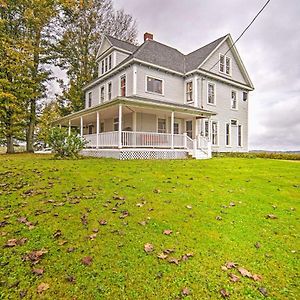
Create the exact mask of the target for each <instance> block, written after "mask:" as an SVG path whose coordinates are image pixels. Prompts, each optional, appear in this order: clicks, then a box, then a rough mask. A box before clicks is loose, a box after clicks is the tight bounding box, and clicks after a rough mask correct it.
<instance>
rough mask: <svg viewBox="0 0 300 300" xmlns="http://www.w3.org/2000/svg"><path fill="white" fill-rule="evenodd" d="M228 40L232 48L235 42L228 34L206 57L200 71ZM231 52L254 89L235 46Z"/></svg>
mask: <svg viewBox="0 0 300 300" xmlns="http://www.w3.org/2000/svg"><path fill="white" fill-rule="evenodd" d="M227 40H228V42H229V47H232V45H233V43H234V41H233V39H232V37H231V35H230V34H227V35H226V36H225V37H224V39H223V40H222V41H221V42H220V43H219V44H218V45H217V46H216V47H215V49H214V50H213V51H212V52H211V53H210V54H209V55H208V56H207V57H206V59H205V60H204V61H203V62H202V63H201V64H200V65H199V67H198V69H200V68H201V67H202V66H203V65H204V64H205V63H206V62H207V61H208V60H209V59H210V58H211V57H212V55H213V54H214V53H215V52H216V51H217V50H218V49H219V47H220V46H221V45H222V44H223V43H224V42H225V41H227ZM230 51H232V53H233V55H234V57H235V59H236V61H237V64H238V66H239V67H240V69H241V72H242V74H243V76H244V77H245V79H246V81H247V82H248V84H249V86H250V87H251V89H254V86H253V83H252V81H251V79H250V77H249V74H248V72H247V70H246V68H245V65H244V63H243V61H242V59H241V56H240V55H239V53H238V51H237V49H236V47H235V45H234V46H233V47H232V48H231V49H230Z"/></svg>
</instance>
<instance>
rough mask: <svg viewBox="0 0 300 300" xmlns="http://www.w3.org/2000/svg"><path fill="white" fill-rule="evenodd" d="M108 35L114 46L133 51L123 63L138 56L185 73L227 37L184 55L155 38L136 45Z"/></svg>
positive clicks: (196, 66)
mask: <svg viewBox="0 0 300 300" xmlns="http://www.w3.org/2000/svg"><path fill="white" fill-rule="evenodd" d="M106 37H107V38H108V40H109V41H110V43H111V44H112V46H113V47H117V48H121V49H124V50H126V51H129V52H131V53H132V54H131V55H130V56H129V57H128V58H127V59H126V60H125V61H123V63H124V62H126V61H128V60H130V59H132V58H136V59H139V60H141V61H144V62H147V63H151V64H154V65H157V66H161V67H164V68H167V69H170V70H173V71H176V72H179V73H183V74H184V73H187V72H189V71H192V70H195V69H197V68H198V67H199V65H200V64H201V63H202V62H203V61H204V60H205V59H206V58H207V57H208V56H209V54H210V53H211V52H212V51H213V50H214V49H215V48H216V47H217V46H218V45H219V43H220V42H221V41H222V40H223V39H224V38H225V36H223V37H220V38H218V39H217V40H215V41H213V42H211V43H209V44H208V45H206V46H204V47H202V48H199V49H197V50H195V51H193V52H191V53H189V54H187V55H184V54H183V53H181V52H180V51H178V50H177V49H175V48H172V47H170V46H167V45H165V44H162V43H159V42H157V41H155V40H147V41H145V42H144V43H143V44H142V45H140V46H136V45H133V44H131V43H128V42H124V41H121V40H119V39H116V38H114V37H111V36H108V35H106Z"/></svg>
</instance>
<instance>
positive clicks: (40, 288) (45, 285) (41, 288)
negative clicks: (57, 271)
mask: <svg viewBox="0 0 300 300" xmlns="http://www.w3.org/2000/svg"><path fill="white" fill-rule="evenodd" d="M49 287H50V286H49V284H48V283H41V284H40V285H39V286H38V287H37V292H38V293H42V292H44V291H46V290H48V289H49Z"/></svg>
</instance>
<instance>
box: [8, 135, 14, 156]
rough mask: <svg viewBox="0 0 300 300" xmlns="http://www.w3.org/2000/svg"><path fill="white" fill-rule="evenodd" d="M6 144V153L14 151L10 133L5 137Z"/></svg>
mask: <svg viewBox="0 0 300 300" xmlns="http://www.w3.org/2000/svg"><path fill="white" fill-rule="evenodd" d="M6 146H7V149H6V153H8V154H11V153H15V149H14V140H13V137H12V136H11V135H8V136H7V137H6Z"/></svg>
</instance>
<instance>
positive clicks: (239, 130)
mask: <svg viewBox="0 0 300 300" xmlns="http://www.w3.org/2000/svg"><path fill="white" fill-rule="evenodd" d="M237 131H238V132H237V137H238V147H242V145H243V132H242V125H238V127H237Z"/></svg>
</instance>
